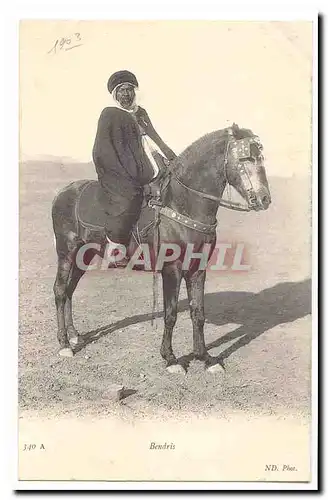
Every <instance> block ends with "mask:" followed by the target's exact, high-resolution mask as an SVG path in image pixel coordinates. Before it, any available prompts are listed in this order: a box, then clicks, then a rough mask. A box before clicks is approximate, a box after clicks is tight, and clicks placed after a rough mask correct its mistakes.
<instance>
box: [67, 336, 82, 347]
mask: <svg viewBox="0 0 328 500" xmlns="http://www.w3.org/2000/svg"><path fill="white" fill-rule="evenodd" d="M79 342H80V339H79V337H72V338H71V339H69V343H70V344H71V346H73V347H75V346H77V345H78V344H79Z"/></svg>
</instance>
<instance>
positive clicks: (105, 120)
mask: <svg viewBox="0 0 328 500" xmlns="http://www.w3.org/2000/svg"><path fill="white" fill-rule="evenodd" d="M144 133H145V134H147V135H149V137H151V139H152V140H153V141H154V142H155V143H156V144H157V145H158V147H159V148H160V149H161V150H162V151H163V153H164V154H165V155H167V158H168V159H173V158H174V157H175V154H174V153H173V151H172V150H171V149H170V148H169V147H168V146H166V144H165V143H164V142H163V141H162V139H161V138H160V137H159V135H158V134H157V133H156V131H155V129H154V127H153V126H152V124H151V122H150V119H149V116H148V114H147V112H146V111H145V110H144V109H143V108H140V107H139V108H138V110H137V111H136V113H134V114H132V113H128V112H127V111H124V110H122V109H120V108H116V107H108V108H105V109H104V110H103V111H102V113H101V115H100V118H99V120H98V127H97V134H96V139H95V143H94V147H93V152H92V154H93V161H94V164H95V167H96V171H97V174H98V180H99V182H100V185H101V187H102V190H101V192H100V194H99V201H100V202H101V204H102V206H103V207H104V211H105V213H106V214H107V216H108V218H107V224H106V227H105V230H106V234H107V236H108V237H109V238H110V239H111V240H112V241H115V242H121V243H122V244H126V243H127V242H128V239H129V235H130V232H131V230H132V227H133V225H134V224H135V223H136V222H137V220H138V218H139V215H140V210H141V204H142V200H143V186H144V185H146V184H149V183H150V182H151V181H152V180H153V178H154V175H155V172H154V168H153V166H152V164H151V162H150V160H149V159H148V157H147V154H146V152H145V150H144V148H143V144H142V134H144Z"/></svg>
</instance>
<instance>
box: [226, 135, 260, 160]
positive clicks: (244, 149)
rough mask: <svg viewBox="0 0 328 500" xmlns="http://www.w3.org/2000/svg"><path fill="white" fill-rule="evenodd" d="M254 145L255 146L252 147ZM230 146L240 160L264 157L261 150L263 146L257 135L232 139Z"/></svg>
mask: <svg viewBox="0 0 328 500" xmlns="http://www.w3.org/2000/svg"><path fill="white" fill-rule="evenodd" d="M252 145H254V146H253V147H252ZM230 147H231V152H232V154H233V156H234V157H235V159H236V160H237V161H238V162H243V161H246V160H258V159H259V158H261V157H262V154H261V150H262V149H263V146H262V144H261V143H260V139H259V138H258V137H257V136H252V137H245V138H244V139H235V140H232V141H231V146H230Z"/></svg>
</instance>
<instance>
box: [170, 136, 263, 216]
mask: <svg viewBox="0 0 328 500" xmlns="http://www.w3.org/2000/svg"><path fill="white" fill-rule="evenodd" d="M229 135H230V136H232V137H230V138H229V139H228V140H227V142H226V146H225V152H224V160H223V162H224V167H223V168H224V176H225V180H226V183H227V187H228V195H229V199H228V200H225V199H223V198H219V197H218V196H214V195H212V194H208V193H204V192H202V191H198V190H197V189H194V188H191V187H189V186H187V185H186V184H184V183H183V182H182V181H181V179H179V177H178V176H177V175H176V174H175V173H172V176H173V178H174V179H175V180H176V181H177V182H178V184H180V185H181V186H182V187H184V188H185V189H187V190H188V191H190V192H192V193H194V194H196V195H198V196H200V197H201V198H206V199H208V200H212V201H216V202H217V203H219V205H220V206H222V207H224V208H228V209H230V210H238V211H240V212H250V210H251V209H252V208H255V207H256V206H257V198H256V194H255V191H254V188H253V184H252V181H251V179H250V177H249V174H248V172H247V169H246V168H245V165H244V162H243V161H242V160H245V159H249V158H251V152H250V145H251V144H252V143H257V144H259V141H258V139H257V136H250V137H246V138H244V139H235V137H234V136H233V133H231V132H230V134H229ZM230 148H231V149H232V151H233V153H234V154H235V156H236V157H237V161H238V164H237V169H238V173H239V174H240V177H241V179H242V182H243V184H244V189H245V191H246V193H247V198H248V200H247V201H248V206H246V205H244V204H242V203H238V202H234V201H232V200H231V188H230V183H229V180H228V172H227V166H228V154H229V150H230Z"/></svg>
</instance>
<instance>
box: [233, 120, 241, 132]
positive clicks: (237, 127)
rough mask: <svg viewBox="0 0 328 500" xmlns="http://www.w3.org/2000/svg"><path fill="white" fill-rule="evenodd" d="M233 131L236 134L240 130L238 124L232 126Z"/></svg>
mask: <svg viewBox="0 0 328 500" xmlns="http://www.w3.org/2000/svg"><path fill="white" fill-rule="evenodd" d="M232 130H233V131H234V132H235V131H237V130H239V126H238V125H237V123H235V122H233V124H232Z"/></svg>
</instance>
